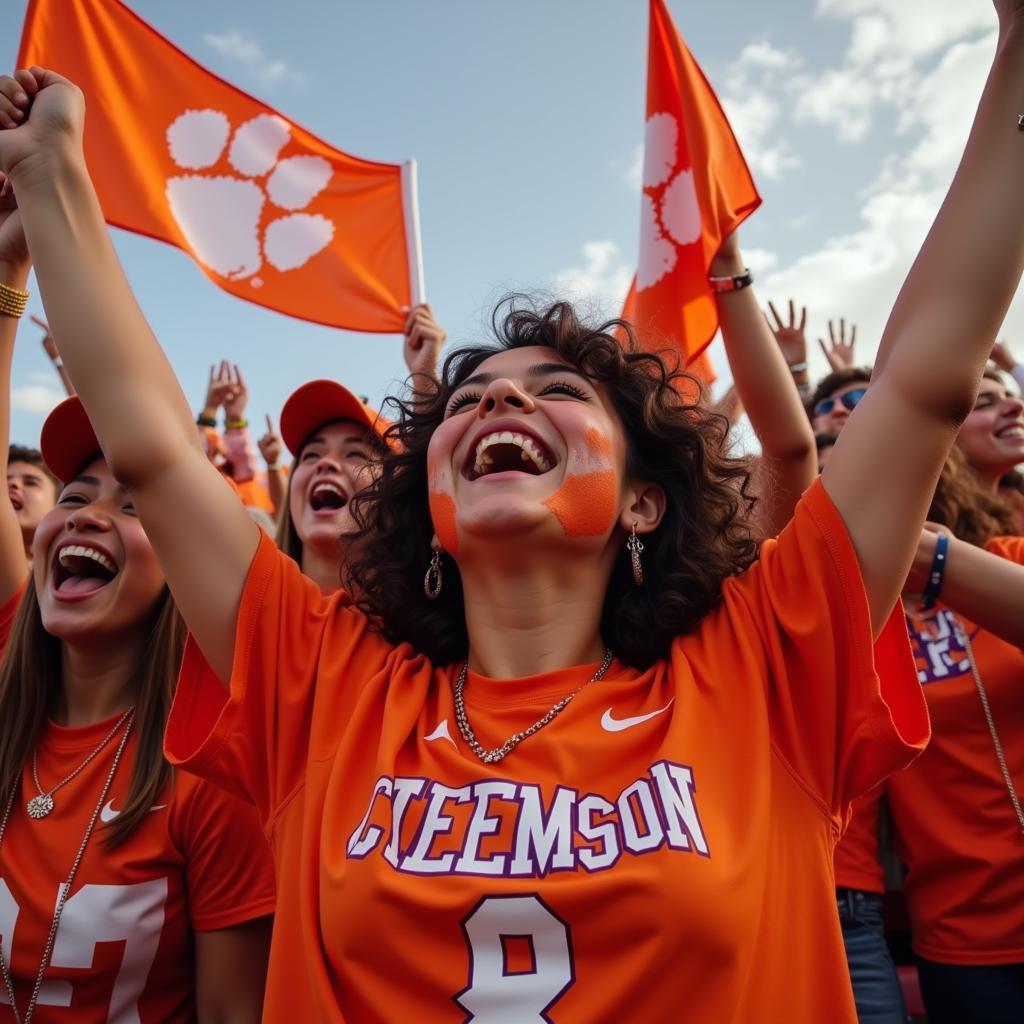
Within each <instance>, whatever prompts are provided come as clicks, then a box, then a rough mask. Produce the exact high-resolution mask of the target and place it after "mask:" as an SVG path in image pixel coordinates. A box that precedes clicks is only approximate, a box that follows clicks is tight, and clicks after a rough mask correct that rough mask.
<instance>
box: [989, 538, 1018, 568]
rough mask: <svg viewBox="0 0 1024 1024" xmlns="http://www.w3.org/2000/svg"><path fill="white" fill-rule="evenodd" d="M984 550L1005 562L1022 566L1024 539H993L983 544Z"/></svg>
mask: <svg viewBox="0 0 1024 1024" xmlns="http://www.w3.org/2000/svg"><path fill="white" fill-rule="evenodd" d="M985 550H986V551H991V552H992V554H993V555H998V556H999V557H1000V558H1005V559H1006V560H1007V561H1010V562H1016V563H1017V564H1018V565H1024V537H993V538H992V539H991V540H990V541H988V542H987V543H986V544H985Z"/></svg>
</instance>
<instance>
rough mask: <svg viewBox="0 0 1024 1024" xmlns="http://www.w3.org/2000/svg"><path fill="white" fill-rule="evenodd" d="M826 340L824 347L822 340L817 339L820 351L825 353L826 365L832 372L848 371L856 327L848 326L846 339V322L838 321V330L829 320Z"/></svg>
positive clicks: (855, 338)
mask: <svg viewBox="0 0 1024 1024" xmlns="http://www.w3.org/2000/svg"><path fill="white" fill-rule="evenodd" d="M828 340H829V343H828V344H827V345H826V344H825V341H824V339H823V338H819V339H818V344H819V345H820V346H821V351H822V352H824V353H825V358H826V359H827V360H828V365H829V367H830V368H831V369H832V371H833V372H835V371H836V370H848V369H849V368H850V367H851V366H853V346H854V344H855V342H856V341H857V325H856V324H851V325H850V337H849V338H847V337H846V321H845V320H840V321H839V330H838V331H837V330H836V329H835V325H834V324H833V323H832V321H831V320H829V322H828Z"/></svg>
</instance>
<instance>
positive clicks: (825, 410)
mask: <svg viewBox="0 0 1024 1024" xmlns="http://www.w3.org/2000/svg"><path fill="white" fill-rule="evenodd" d="M867 393H868V389H867V388H854V389H853V390H852V391H847V392H846V393H845V394H842V395H840V396H839V397H838V398H823V399H822V400H821V401H820V402H819V403H818V404H817V405H816V406H815V407H814V415H815V416H827V415H828V414H829V413H830V412H831V411H832V410H833V409H834V408H835V407H836V402H842V403H843V405H844V406H845V407H846V408H847V409H849V410H850V411H851V412H853V410H854V409H856V408H857V403H858V402H859V401H860V400H861V399H862V398H863V397H864V396H865V395H866V394H867Z"/></svg>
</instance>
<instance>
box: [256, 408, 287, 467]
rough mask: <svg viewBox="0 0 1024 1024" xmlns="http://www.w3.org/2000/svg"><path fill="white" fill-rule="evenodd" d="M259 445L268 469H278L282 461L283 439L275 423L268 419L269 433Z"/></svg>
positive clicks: (258, 442)
mask: <svg viewBox="0 0 1024 1024" xmlns="http://www.w3.org/2000/svg"><path fill="white" fill-rule="evenodd" d="M256 444H257V445H259V449H260V455H262V456H263V461H264V462H265V463H266V464H267V468H268V469H276V468H277V465H278V463H279V462H280V461H281V438H280V437H278V435H277V431H276V430H274V421H273V420H272V419H271V418H270V417H269V416H268V417H267V432H266V433H265V434H264V435H263V436H262V437H261V438H260V439H259V440H258V441H257V442H256Z"/></svg>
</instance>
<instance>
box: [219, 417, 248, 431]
mask: <svg viewBox="0 0 1024 1024" xmlns="http://www.w3.org/2000/svg"><path fill="white" fill-rule="evenodd" d="M247 426H249V421H248V420H246V419H240V420H225V421H224V429H225V430H245V428H246V427H247Z"/></svg>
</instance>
